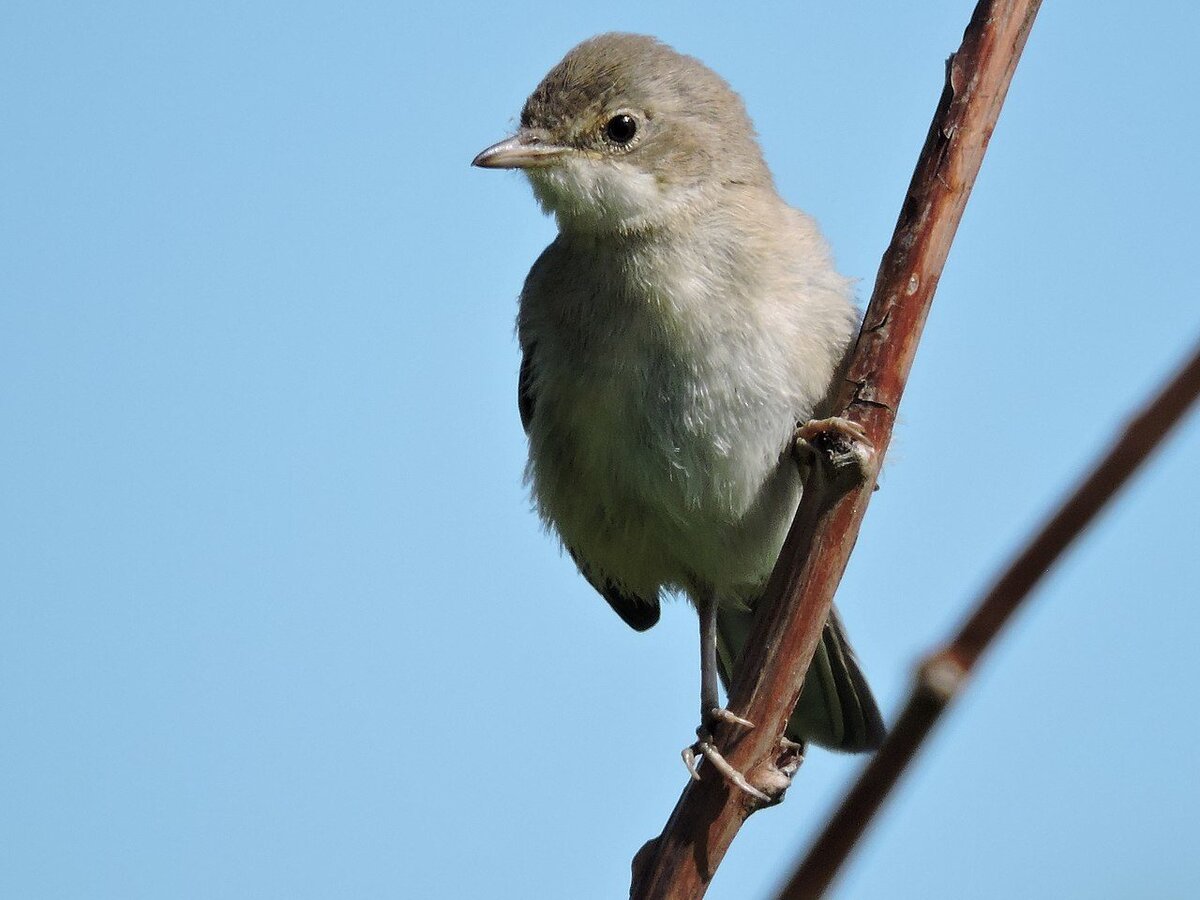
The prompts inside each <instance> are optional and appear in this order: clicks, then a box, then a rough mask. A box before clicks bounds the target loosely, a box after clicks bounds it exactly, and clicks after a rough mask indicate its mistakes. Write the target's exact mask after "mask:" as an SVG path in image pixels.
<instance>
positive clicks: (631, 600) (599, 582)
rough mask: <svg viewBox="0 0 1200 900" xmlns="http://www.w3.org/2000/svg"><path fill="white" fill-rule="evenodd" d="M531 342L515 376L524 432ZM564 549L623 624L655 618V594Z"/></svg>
mask: <svg viewBox="0 0 1200 900" xmlns="http://www.w3.org/2000/svg"><path fill="white" fill-rule="evenodd" d="M535 346H536V344H530V345H529V346H528V347H526V348H525V355H524V356H523V357H522V358H521V374H520V375H518V376H517V409H518V410H519V411H520V413H521V426H522V427H523V428H524V429H525V433H526V434H528V433H529V423H530V422H531V421H532V420H533V409H534V405H535V404H536V402H537V395H536V394H535V393H534V380H533V351H534V347H535ZM567 552H568V553H570V554H571V559H573V560H575V565H576V566H578V567H579V572H580V574H581V575H583V577H584V578H586V579H587V580H588V583H589V584H590V585H591V586H592V587H594V588H595V589H596V590H597V591H598V592H599V593H600V596H601V597H603V598H604V599H605V600H607V601H608V605H609V606H611V607H612V608H613V612H615V613H616V614H617V615H618V616H620V617H621V619H622V621H624V623H625V624H626V625H628V626H629V627H630V628H632V629H633V630H634V631H645V630H646V629H647V628H651V627H653V626H654V625H655V624H656V623H657V622H658V617H659V612H660V610H659V605H658V597H657V595H656V596H654V597H652V598H651V599H649V600H647V599H646V598H644V597H641V596H639V595H637V594H631V593H628V592H626V591H623V590H621V589H620V588H618V587H617V586H616V585H615V584H613V583H612V582H611V581H609V580H608V579H607V578H601V577H599V576H597V575H594V574H593V573H592V572H591V570H590V569H589V567H588V565H587V564H586V563H585V562H583V561H582V560H581V559H580V558H579V555H578V554H577V553H576V552H575V551H574V550H572V549H571V548H570V547H568V548H567Z"/></svg>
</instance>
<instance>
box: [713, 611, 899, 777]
mask: <svg viewBox="0 0 1200 900" xmlns="http://www.w3.org/2000/svg"><path fill="white" fill-rule="evenodd" d="M753 624H754V614H753V613H752V612H750V611H748V610H746V609H741V608H737V607H730V606H722V607H721V608H720V609H719V610H718V612H717V666H718V668H719V669H720V672H721V680H722V681H723V682H724V683H725V686H726V687H728V686H729V682H730V678H731V675H732V672H733V669H734V667H735V666H736V664H737V661H738V660H739V659H740V658H741V655H742V648H743V647H744V646H745V644H746V639H747V638H748V637H749V636H750V629H751V628H752V626H753ZM784 734H785V736H786V737H787V738H789V739H791V740H793V741H801V742H803V743H813V744H817V745H818V746H821V747H827V748H829V749H831V750H843V751H846V752H849V753H861V752H863V751H866V750H874V749H876V748H877V747H878V746H879V745H880V744H881V743H883V739H884V737H885V736H886V734H887V730H886V729H885V728H884V725H883V716H882V715H880V713H879V707H878V705H876V703H875V698H874V697H873V696H872V695H871V688H870V686H869V685H868V684H867V679H866V676H865V675H863V672H862V669H861V668H860V667H859V665H858V659H857V658H855V656H854V650H853V649H852V648H851V647H850V642H849V641H848V640H846V633H845V630H844V629H843V627H842V622H841V619H840V618H839V617H838V614H837V609H831V610H830V612H829V620H828V621H827V622H826V623H825V629H824V631H822V633H821V642H820V643H819V644H817V650H816V653H814V654H813V661H812V665H811V666H809V669H808V674H807V675H805V676H804V688H803V690H801V692H800V700H799V701H798V702H797V704H796V709H795V711H794V712H793V713H792V717H791V718H790V719H789V720H788V726H787V731H786V732H784Z"/></svg>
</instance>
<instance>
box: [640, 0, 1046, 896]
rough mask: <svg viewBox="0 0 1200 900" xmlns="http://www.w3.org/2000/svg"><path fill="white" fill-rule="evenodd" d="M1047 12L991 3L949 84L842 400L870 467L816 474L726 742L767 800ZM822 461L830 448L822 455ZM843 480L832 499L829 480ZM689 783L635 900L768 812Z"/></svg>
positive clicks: (686, 880)
mask: <svg viewBox="0 0 1200 900" xmlns="http://www.w3.org/2000/svg"><path fill="white" fill-rule="evenodd" d="M1039 5H1040V2H1039V0H982V2H980V3H979V5H978V6H977V7H976V9H975V13H974V15H973V17H972V19H971V22H970V24H969V25H968V27H967V30H966V32H965V34H964V35H963V42H962V46H961V47H960V48H959V50H958V52H957V53H955V54H954V55H953V56H952V57H951V58H950V60H949V62H948V64H947V67H946V85H945V88H944V90H943V92H942V97H941V101H940V103H939V105H938V109H937V112H936V113H935V115H934V119H933V124H932V125H931V127H930V130H929V134H928V136H927V138H926V140H925V146H924V148H923V149H922V151H921V156H920V158H919V159H918V162H917V168H916V171H915V173H914V174H913V180H912V183H911V184H910V186H909V190H908V195H907V197H906V198H905V202H904V204H903V207H902V208H901V211H900V218H899V221H898V222H897V225H896V230H895V233H894V234H893V237H892V242H891V244H890V246H889V247H888V249H887V252H886V253H885V254H884V257H883V260H882V263H881V265H880V270H879V276H878V278H877V280H876V282H875V290H874V292H873V294H872V296H871V302H870V304H869V306H868V308H867V312H866V315H865V317H864V322H863V327H862V331H861V332H860V334H859V338H858V344H857V346H856V347H855V351H854V354H853V356H852V358H851V363H850V368H849V370H848V373H847V376H846V381H845V383H844V384H843V390H842V393H841V396H840V397H839V407H838V408H840V409H841V410H842V416H843V417H844V418H846V419H849V420H851V421H852V422H855V423H857V424H858V425H860V426H862V428H863V429H864V431H865V433H866V440H865V441H859V440H854V441H852V445H853V446H852V447H851V448H850V449H851V451H852V455H855V456H858V457H859V459H860V461H861V464H862V467H861V472H860V476H859V477H858V478H857V479H854V480H851V479H845V478H842V479H838V478H837V471H836V469H835V468H833V467H830V466H823V465H816V466H813V475H811V476H810V477H809V479H808V481H807V482H806V485H805V491H804V495H803V498H802V500H801V503H800V508H799V510H797V513H796V518H795V521H794V522H793V523H792V527H791V530H790V532H789V533H788V537H787V540H786V542H785V544H784V548H783V552H782V553H781V555H780V560H779V562H778V563H777V564H776V566H775V571H774V572H773V573H772V575H771V579H770V581H769V583H768V585H767V589H766V593H765V595H764V598H763V602H762V603H760V605H759V609H758V614H757V617H756V619H757V620H756V623H755V628H754V632H753V634H752V635H751V637H750V639H749V641H748V642H747V645H746V648H745V651H744V656H743V659H742V661H741V664H740V665H739V674H738V676H737V678H736V679H735V681H734V683H733V685H732V686H731V690H730V696H729V708H730V709H731V710H732V711H733V712H735V713H736V714H738V715H740V716H742V717H743V718H746V719H749V720H750V721H752V722H755V723H756V724H757V727H756V728H753V729H750V730H747V731H741V732H739V731H738V730H737V729H734V728H731V727H726V726H723V725H722V726H720V727H718V729H717V734H716V736H715V737H716V744H717V746H718V747H719V748H721V750H722V751H723V752H724V753H725V756H726V758H727V759H728V761H729V762H730V764H731V765H733V766H734V767H735V768H736V769H738V770H739V771H741V772H744V773H746V775H747V778H748V780H749V781H750V782H751V783H752V784H753V785H754V786H755V787H756V788H758V789H760V790H762V791H763V792H765V793H767V794H768V795H770V796H772V797H774V798H776V799H779V798H781V797H782V793H783V791H784V790H785V789H786V787H787V784H788V781H789V776H790V772H791V771H792V770H794V767H795V765H796V763H797V759H796V757H795V755H794V753H792V752H791V751H789V750H786V749H782V750H781V747H780V736H781V735H782V734H783V730H784V726H785V724H786V722H787V719H788V716H789V715H790V713H791V711H792V708H793V707H794V706H795V704H796V700H797V698H798V697H799V695H800V688H801V686H802V683H803V679H804V673H805V671H806V670H807V669H808V666H809V663H810V662H811V661H812V656H813V652H814V650H815V648H816V644H817V641H818V640H819V638H820V634H821V629H822V628H823V627H824V623H825V620H826V618H827V617H828V614H829V608H830V605H831V603H832V600H833V594H834V591H835V589H836V588H837V584H838V582H839V581H840V580H841V577H842V573H843V571H844V570H845V567H846V561H847V559H848V558H849V556H850V551H851V549H852V548H853V546H854V541H855V539H856V538H857V536H858V530H859V526H860V524H861V522H862V517H863V514H864V513H865V511H866V507H867V503H868V502H869V500H870V497H871V492H872V490H873V489H874V486H875V479H876V477H877V475H878V472H879V465H880V462H881V460H882V458H883V455H884V453H885V451H886V450H887V446H888V443H889V441H890V439H891V432H892V425H893V423H894V421H895V416H896V409H897V406H898V405H899V403H900V397H901V394H902V393H903V390H904V384H905V382H906V381H907V378H908V372H909V369H910V368H911V366H912V360H913V356H914V354H915V353H916V347H917V341H918V340H919V338H920V334H921V329H922V326H923V325H924V323H925V317H926V315H927V313H928V310H929V304H930V302H931V301H932V299H933V293H934V289H935V287H936V286H937V282H938V278H939V277H940V275H941V271H942V267H943V265H944V264H945V261H946V256H947V254H948V253H949V251H950V244H951V241H952V240H953V237H954V233H955V230H956V229H957V227H958V222H959V220H960V218H961V217H962V211H963V208H964V207H965V206H966V202H967V197H968V195H969V194H970V190H971V186H972V185H973V184H974V182H975V176H976V174H977V173H978V171H979V166H980V164H981V162H982V161H983V154H984V151H985V149H986V148H987V143H988V139H989V138H990V137H991V134H992V129H993V128H994V127H995V124H996V120H997V118H998V116H999V114H1000V107H1001V105H1002V104H1003V102H1004V96H1005V94H1006V93H1007V90H1008V85H1009V82H1010V81H1011V79H1012V73H1013V70H1014V69H1015V67H1016V64H1017V60H1018V58H1019V57H1020V54H1021V49H1022V48H1023V47H1024V44H1025V38H1026V36H1027V35H1028V33H1029V29H1030V27H1031V25H1032V23H1033V17H1034V15H1035V13H1036V11H1037V8H1038V6H1039ZM818 449H819V448H818ZM831 474H832V475H834V477H835V480H834V481H832V482H830V481H826V482H824V484H825V489H822V488H821V485H816V484H814V483H813V482H814V479H816V478H827V476H829V475H831ZM701 772H702V775H703V777H702V778H701V780H699V781H689V783H688V785H687V787H686V788H685V789H684V791H683V794H682V796H681V797H680V798H679V802H678V803H677V804H676V806H675V809H674V811H673V812H672V814H671V817H670V819H669V820H668V821H667V824H666V826H665V828H664V829H663V832H662V834H661V835H660V836H659V837H658V838H656V839H654V840H652V841H650V842H649V843H647V844H646V845H645V846H644V847H643V848H642V849H641V851H639V853H638V855H637V856H636V857H635V858H634V862H633V870H634V872H633V886H632V888H631V891H630V895H631V897H634V898H642V900H649V898H658V900H686V898H695V897H701V896H703V894H704V892H705V891H706V890H707V888H708V884H709V882H710V881H711V879H712V877H713V874H714V873H715V871H716V869H717V866H718V865H719V864H720V862H721V859H722V858H723V857H724V855H725V852H726V850H727V849H728V848H729V845H730V843H731V842H732V841H733V838H734V837H735V835H736V834H737V832H738V829H739V828H740V827H741V825H742V823H743V822H744V821H745V820H746V818H747V817H748V816H749V815H750V814H751V813H752V812H754V810H755V809H757V808H759V804H758V802H757V801H754V800H753V799H752V798H750V797H749V795H747V794H746V793H745V792H744V791H740V790H737V789H732V790H731V789H730V787H729V785H728V784H727V783H726V781H725V779H724V778H721V777H720V776H719V774H716V775H715V774H714V772H713V767H712V766H705V767H703V769H701Z"/></svg>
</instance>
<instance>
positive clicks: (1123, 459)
mask: <svg viewBox="0 0 1200 900" xmlns="http://www.w3.org/2000/svg"><path fill="white" fill-rule="evenodd" d="M1197 395H1200V344H1198V345H1197V347H1196V350H1195V352H1194V354H1193V355H1192V358H1191V360H1190V361H1189V362H1188V363H1187V365H1185V366H1184V367H1183V368H1182V369H1180V370H1179V372H1177V373H1176V375H1175V377H1174V378H1172V379H1171V381H1170V382H1169V383H1168V384H1167V385H1166V386H1165V387H1163V388H1162V390H1161V391H1160V392H1159V393H1158V395H1157V396H1156V397H1154V398H1153V399H1152V400H1150V401H1148V402H1147V404H1146V405H1145V406H1144V407H1143V409H1142V411H1141V412H1140V413H1139V414H1138V415H1137V416H1136V417H1135V418H1133V419H1132V420H1130V422H1129V424H1128V425H1126V426H1125V432H1124V434H1122V435H1120V436H1118V438H1117V440H1116V441H1115V443H1114V444H1113V447H1112V449H1111V450H1110V451H1109V452H1108V454H1107V455H1106V456H1105V457H1104V459H1103V460H1101V461H1100V462H1099V463H1098V464H1097V465H1096V467H1095V468H1094V469H1092V471H1091V473H1090V474H1089V475H1088V476H1087V478H1085V479H1084V480H1083V482H1082V483H1081V484H1080V485H1079V486H1078V487H1077V488H1076V489H1075V491H1074V493H1073V494H1072V495H1071V496H1070V497H1069V498H1068V499H1067V500H1066V501H1065V502H1064V503H1063V504H1062V506H1061V507H1060V508H1059V510H1058V512H1056V513H1055V514H1054V515H1053V516H1052V517H1051V518H1050V519H1049V521H1047V522H1046V524H1045V525H1044V526H1042V529H1041V531H1039V532H1038V534H1037V535H1036V536H1035V537H1033V538H1032V539H1031V540H1030V541H1029V543H1028V544H1027V545H1026V546H1025V549H1024V550H1023V551H1021V553H1020V555H1018V556H1017V557H1016V558H1015V559H1014V560H1013V561H1012V563H1011V564H1010V565H1009V567H1008V568H1007V569H1006V570H1005V572H1004V574H1003V575H1001V576H1000V577H999V578H998V579H997V580H996V582H995V584H994V585H993V587H992V589H991V590H990V591H988V593H987V594H986V595H985V596H984V597H983V599H981V600H980V601H979V603H978V605H977V606H976V607H975V611H974V613H972V614H971V617H970V618H969V619H967V621H966V623H965V624H964V625H963V626H962V628H961V629H960V630H959V632H958V634H957V635H956V636H955V637H954V639H953V640H952V641H951V642H950V643H949V644H948V645H947V646H946V647H944V648H943V649H941V650H939V651H938V652H936V653H933V654H931V655H930V656H928V657H926V659H925V660H924V662H922V663H921V665H920V666H919V667H918V668H917V677H916V683H915V684H914V685H913V690H912V694H911V696H910V697H909V700H908V704H907V705H906V706H905V708H904V712H903V713H901V715H900V719H899V721H898V722H897V723H896V727H895V728H894V729H893V730H892V733H891V734H890V735H888V739H887V741H886V742H885V743H884V745H883V747H881V748H880V750H879V752H878V753H877V754H876V755H875V758H874V759H872V760H871V762H870V763H868V764H867V767H866V769H864V770H863V773H862V775H861V776H860V777H859V779H858V782H857V783H856V784H855V785H854V787H852V788H851V789H850V791H849V793H848V794H847V795H846V797H845V799H844V800H842V803H841V806H840V807H838V810H837V812H836V813H834V815H833V818H832V819H830V820H829V823H828V824H827V825H826V826H825V829H824V831H822V832H821V835H820V836H819V837H818V838H817V840H816V841H815V842H814V843H813V845H812V848H811V849H810V850H809V851H808V853H807V854H806V855H805V857H804V860H803V861H802V862H801V863H800V865H799V866H798V867H797V868H796V871H795V874H794V875H793V876H792V878H791V880H790V881H789V882H788V884H787V886H786V887H785V888H784V890H783V891H782V892H781V893H780V894H779V898H780V900H803V898H809V897H819V896H821V894H823V893H824V891H825V890H826V888H828V887H829V885H830V884H831V883H832V881H833V879H834V876H836V875H837V873H838V871H839V870H840V868H841V866H842V864H843V863H844V862H845V860H846V857H847V856H848V855H849V854H850V852H851V850H853V848H854V845H855V844H856V843H857V842H858V840H859V838H860V837H861V836H862V834H863V832H865V831H866V829H867V826H868V825H869V824H870V822H871V820H872V819H873V818H874V816H875V814H876V813H877V812H878V811H879V808H880V806H881V805H882V804H883V801H884V800H885V799H887V797H888V794H889V793H890V792H891V790H892V788H893V787H894V786H895V784H896V782H897V780H898V779H899V778H900V776H901V775H902V774H903V773H904V771H905V769H906V768H907V767H908V765H909V763H910V762H911V761H912V759H913V756H914V755H915V754H916V752H917V751H918V750H919V749H920V748H921V745H922V743H923V742H924V741H925V738H926V736H927V735H928V734H929V732H930V730H931V729H932V728H933V726H934V724H936V722H937V721H938V719H939V718H940V717H941V715H942V713H943V712H944V711H945V709H946V707H947V706H948V705H949V703H950V701H951V700H953V699H954V698H955V697H956V696H957V695H958V693H959V692H960V691H961V690H962V688H963V686H964V683H965V682H966V679H967V677H968V676H969V675H970V674H971V673H972V671H973V670H974V668H975V665H976V663H977V662H978V661H979V657H980V655H982V653H983V652H984V650H986V649H987V648H988V646H989V645H990V644H991V643H992V641H993V640H995V638H996V635H997V634H998V633H999V632H1000V630H1001V628H1003V627H1004V625H1005V624H1006V623H1007V622H1008V621H1009V620H1010V619H1011V618H1012V616H1013V615H1014V614H1015V613H1016V612H1017V610H1018V608H1019V607H1020V606H1021V604H1022V602H1023V601H1024V600H1025V598H1026V597H1028V596H1029V592H1030V591H1031V590H1032V589H1033V588H1034V586H1035V585H1037V583H1038V582H1039V581H1040V580H1041V579H1042V576H1044V575H1045V574H1046V572H1048V571H1049V570H1050V568H1051V567H1052V566H1053V565H1054V564H1055V562H1057V561H1058V559H1059V557H1060V556H1061V555H1062V554H1063V553H1064V552H1065V551H1066V549H1067V548H1068V547H1069V546H1070V545H1071V543H1072V542H1073V541H1074V540H1075V538H1077V537H1078V536H1079V535H1080V534H1081V533H1082V532H1083V531H1084V529H1086V528H1087V526H1088V525H1089V524H1090V523H1091V521H1092V520H1093V519H1094V518H1095V517H1096V516H1097V515H1098V514H1099V513H1100V511H1101V510H1102V509H1104V507H1105V505H1106V504H1107V503H1108V501H1109V500H1111V499H1112V498H1113V496H1114V495H1115V494H1116V493H1117V492H1118V491H1119V490H1120V489H1121V487H1122V486H1123V485H1124V484H1125V483H1126V482H1127V481H1128V480H1129V478H1130V477H1131V476H1132V475H1133V474H1134V472H1135V471H1136V470H1137V469H1138V467H1139V466H1140V465H1141V464H1142V463H1143V462H1145V460H1146V458H1147V457H1148V456H1150V454H1151V453H1152V452H1153V451H1154V449H1155V448H1156V447H1157V446H1158V445H1159V444H1160V443H1161V442H1162V440H1163V438H1164V437H1166V435H1167V433H1168V432H1169V431H1170V430H1171V428H1172V427H1174V426H1175V425H1176V423H1178V422H1179V420H1180V419H1181V418H1182V417H1183V414H1184V413H1185V412H1186V411H1187V409H1188V407H1189V406H1190V405H1191V404H1192V403H1193V402H1194V401H1195V400H1196V397H1197Z"/></svg>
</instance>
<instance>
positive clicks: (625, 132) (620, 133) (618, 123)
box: [604, 113, 637, 145]
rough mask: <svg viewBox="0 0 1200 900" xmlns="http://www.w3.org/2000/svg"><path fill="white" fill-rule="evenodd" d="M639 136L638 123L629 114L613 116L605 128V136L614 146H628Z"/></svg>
mask: <svg viewBox="0 0 1200 900" xmlns="http://www.w3.org/2000/svg"><path fill="white" fill-rule="evenodd" d="M635 134H637V122H636V121H635V120H634V118H633V116H631V115H629V114H628V113H621V114H620V115H616V116H613V117H612V118H611V119H609V120H608V122H607V123H606V124H605V126H604V136H605V137H606V138H608V139H609V140H610V141H612V142H613V143H614V144H622V145H624V144H628V143H629V142H630V141H632V140H633V136H634V135H635Z"/></svg>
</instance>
